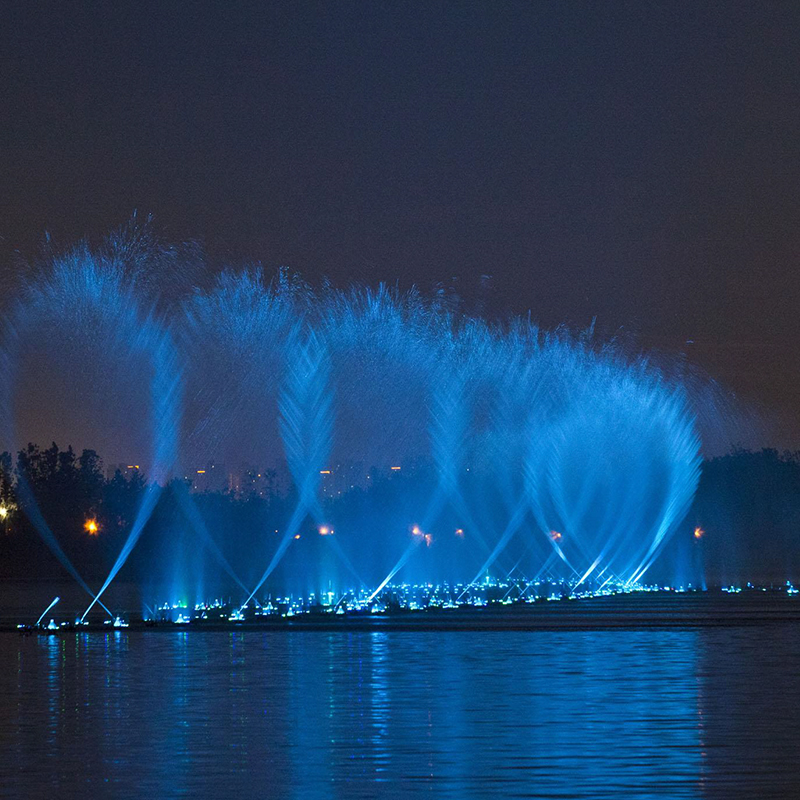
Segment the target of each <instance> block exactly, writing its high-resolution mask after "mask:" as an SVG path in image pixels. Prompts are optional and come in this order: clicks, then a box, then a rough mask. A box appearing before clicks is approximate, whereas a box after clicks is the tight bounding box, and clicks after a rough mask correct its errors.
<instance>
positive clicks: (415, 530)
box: [411, 525, 422, 536]
mask: <svg viewBox="0 0 800 800" xmlns="http://www.w3.org/2000/svg"><path fill="white" fill-rule="evenodd" d="M411 533H413V534H414V536H422V531H421V530H420V527H419V525H414V526H413V527H412V528H411Z"/></svg>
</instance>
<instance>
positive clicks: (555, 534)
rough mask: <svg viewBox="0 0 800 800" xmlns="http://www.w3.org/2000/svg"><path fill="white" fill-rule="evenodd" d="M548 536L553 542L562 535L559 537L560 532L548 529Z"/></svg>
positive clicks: (557, 540) (558, 539)
mask: <svg viewBox="0 0 800 800" xmlns="http://www.w3.org/2000/svg"><path fill="white" fill-rule="evenodd" d="M550 538H551V539H552V540H553V541H554V542H560V541H561V538H562V537H561V534H560V533H559V532H558V531H550Z"/></svg>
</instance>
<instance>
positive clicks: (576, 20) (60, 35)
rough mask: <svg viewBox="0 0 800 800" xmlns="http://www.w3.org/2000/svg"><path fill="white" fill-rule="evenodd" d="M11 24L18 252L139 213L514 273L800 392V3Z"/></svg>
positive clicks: (759, 391) (792, 398) (327, 265)
mask: <svg viewBox="0 0 800 800" xmlns="http://www.w3.org/2000/svg"><path fill="white" fill-rule="evenodd" d="M0 29H2V31H3V33H2V37H3V43H2V48H0V64H2V70H3V80H2V89H0V93H1V95H0V98H1V100H2V109H3V113H2V118H1V119H0V125H2V136H1V137H0V236H1V237H2V242H1V243H0V247H1V248H2V250H0V255H1V256H2V259H3V261H4V263H8V260H9V259H10V258H11V257H12V255H13V252H14V250H20V251H22V253H23V254H25V255H30V254H31V253H33V252H34V250H35V245H36V243H37V241H38V240H39V239H40V238H41V235H42V232H43V231H44V230H45V229H47V230H49V231H51V232H52V233H53V235H54V236H55V237H56V241H57V242H60V243H62V244H68V243H70V242H71V241H73V240H74V239H75V238H77V237H79V236H82V235H89V236H91V237H96V236H99V235H100V234H101V233H103V232H105V231H107V230H108V229H109V228H112V227H114V226H116V225H119V224H120V223H122V222H124V221H125V220H126V219H127V218H128V216H129V215H130V213H131V211H132V210H133V209H138V210H139V212H140V213H145V212H152V213H153V214H154V215H155V218H156V224H157V226H158V227H159V229H160V230H161V231H163V233H164V235H165V236H167V237H169V238H174V239H184V238H190V237H191V238H200V239H202V240H203V241H204V243H205V245H206V247H207V248H208V250H209V252H210V253H211V254H212V256H213V257H214V258H215V259H217V260H218V261H220V260H225V259H228V258H231V259H233V260H244V259H259V260H261V261H263V262H264V263H265V264H269V265H279V264H281V265H289V266H291V267H293V268H295V269H297V270H299V271H301V272H302V273H304V274H305V275H306V276H308V277H309V278H310V279H312V280H316V279H317V278H319V277H320V276H322V275H328V276H329V277H330V278H332V279H333V280H334V281H335V282H337V283H346V282H349V281H351V280H358V281H367V282H372V283H374V282H377V281H380V280H384V281H390V282H395V281H397V280H399V281H400V282H401V283H402V284H403V285H408V284H410V283H412V282H417V283H419V284H421V285H422V286H423V287H426V286H430V285H431V284H433V283H435V282H437V281H449V280H450V279H451V278H452V277H453V276H458V277H459V279H460V280H459V285H460V286H462V287H464V292H465V293H466V294H469V293H470V292H471V291H473V290H474V287H476V286H477V285H478V283H479V281H480V276H481V275H483V274H489V275H492V276H493V281H492V286H493V301H492V306H491V307H492V309H493V310H494V311H496V312H499V313H508V312H513V313H526V312H527V311H528V310H530V311H531V313H532V315H533V317H534V318H536V319H538V320H540V321H541V322H542V323H543V324H545V325H548V326H551V325H555V324H558V323H560V322H567V323H569V324H572V325H579V326H582V325H586V324H588V323H589V322H590V320H591V319H592V317H594V316H597V318H598V326H599V329H600V330H601V331H603V332H604V333H613V332H615V331H618V330H620V329H622V330H624V331H630V332H632V333H633V334H635V335H636V336H637V337H638V341H639V342H641V344H642V345H643V346H645V347H659V348H662V349H666V350H668V351H676V350H686V351H687V352H688V353H689V354H690V356H691V357H692V358H694V359H695V360H697V361H698V362H699V363H700V364H701V365H703V366H705V367H707V368H708V369H709V370H710V371H711V373H712V374H713V375H715V376H716V377H718V378H720V379H722V380H723V381H726V382H727V383H729V384H730V385H731V386H732V387H733V388H735V389H737V390H740V391H742V392H743V393H744V394H745V396H748V397H752V398H754V399H756V400H757V401H759V402H763V403H766V404H768V405H771V406H774V407H776V408H778V409H780V410H781V411H783V412H787V413H788V414H794V413H795V412H796V410H797V407H798V404H799V403H800V374H798V359H797V355H796V354H797V351H798V348H800V324H798V319H797V310H798V308H799V307H800V303H799V302H798V301H800V274H798V271H797V261H798V249H799V248H798V244H799V243H800V228H799V227H798V221H799V220H798V217H800V213H799V212H800V198H799V196H798V188H797V187H798V185H799V184H800V156H799V154H800V148H799V147H798V130H799V129H800V96H799V95H800V63H798V61H799V60H798V53H800V47H798V42H800V6H798V5H797V4H793V3H789V2H786V3H755V2H751V3H736V2H726V3H700V2H696V0H695V1H694V2H688V3H680V2H665V3H644V2H635V3H579V2H553V3H545V2H541V3H535V2H524V3H502V2H491V3H489V2H487V3H483V4H477V3H446V4H444V3H441V4H440V3H434V2H423V3H408V2H405V3H385V2H359V3H346V4H336V3H320V4H310V3H283V4H278V3H264V2H259V3H253V4H249V5H247V4H243V3H219V4H216V5H212V4H210V3H196V4H181V5H180V7H178V6H177V5H172V4H169V3H152V4H145V3H137V4H124V3H78V2H76V3H53V4H45V5H40V4H36V5H35V6H34V4H24V3H21V4H16V8H11V7H10V5H9V4H7V5H6V6H5V9H4V11H3V12H2V24H0ZM689 341H691V342H693V344H686V343H687V342H689Z"/></svg>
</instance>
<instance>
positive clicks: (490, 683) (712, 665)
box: [0, 624, 800, 800]
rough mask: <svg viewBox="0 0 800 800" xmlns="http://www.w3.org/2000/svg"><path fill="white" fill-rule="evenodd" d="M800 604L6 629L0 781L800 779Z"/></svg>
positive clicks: (50, 790) (619, 785)
mask: <svg viewBox="0 0 800 800" xmlns="http://www.w3.org/2000/svg"><path fill="white" fill-rule="evenodd" d="M798 676H800V632H799V631H798V626H797V625H795V624H782V625H781V624H776V625H765V626H763V627H747V628H737V627H727V628H705V629H694V630H690V629H685V630H652V631H647V630H644V631H642V630H638V631H637V630H618V631H586V632H581V631H565V632H541V631H540V632H528V633H521V632H509V631H505V632H475V631H472V632H470V631H453V632H424V631H419V632H411V633H405V632H392V631H388V632H387V631H376V632H370V631H367V632H349V633H348V632H334V633H331V632H320V631H314V632H311V631H298V632H289V631H277V632H265V631H247V632H241V631H237V632H230V633H226V632H203V631H186V632H173V631H170V632H153V631H150V632H147V631H137V632H127V633H126V632H122V633H108V634H70V635H64V636H61V637H29V638H22V637H18V636H16V635H14V634H6V635H2V636H0V764H2V770H0V773H1V774H2V791H3V793H4V796H7V797H31V798H37V797H52V798H67V799H68V798H82V799H84V800H85V799H86V798H101V797H115V798H128V797H130V798H150V799H152V800H157V799H160V798H171V797H191V798H226V797H233V798H237V799H238V800H245V798H251V797H252V798H354V797H356V798H357V797H415V796H429V797H453V798H487V797H549V798H574V797H609V798H611V797H613V798H620V797H638V798H648V797H670V798H682V797H720V798H731V797H749V798H767V797H796V796H798V795H800V680H799V679H798Z"/></svg>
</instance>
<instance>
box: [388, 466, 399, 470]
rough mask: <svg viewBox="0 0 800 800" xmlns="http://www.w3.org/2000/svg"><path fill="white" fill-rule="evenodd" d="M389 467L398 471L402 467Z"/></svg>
mask: <svg viewBox="0 0 800 800" xmlns="http://www.w3.org/2000/svg"><path fill="white" fill-rule="evenodd" d="M389 469H393V470H395V471H397V470H399V469H400V467H389Z"/></svg>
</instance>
